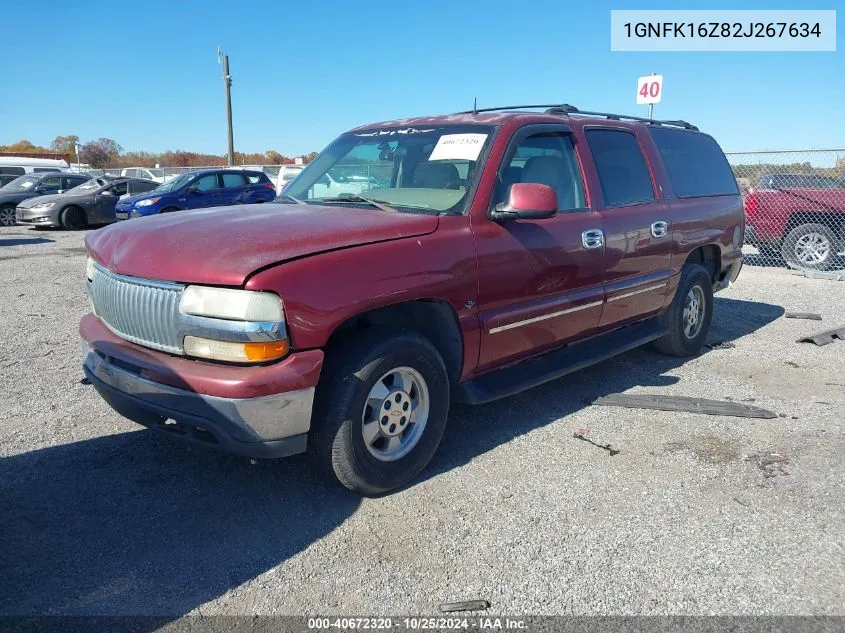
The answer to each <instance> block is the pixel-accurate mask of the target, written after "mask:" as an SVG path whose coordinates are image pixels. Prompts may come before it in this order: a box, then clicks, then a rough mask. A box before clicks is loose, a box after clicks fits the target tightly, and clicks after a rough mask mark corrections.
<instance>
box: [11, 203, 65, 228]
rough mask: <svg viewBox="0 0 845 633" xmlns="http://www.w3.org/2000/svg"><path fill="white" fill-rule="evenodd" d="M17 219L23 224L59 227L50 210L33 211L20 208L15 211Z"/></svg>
mask: <svg viewBox="0 0 845 633" xmlns="http://www.w3.org/2000/svg"><path fill="white" fill-rule="evenodd" d="M15 219H16V220H17V221H18V222H21V223H23V224H34V225H36V226H57V223H56V221H55V220H54V219H53V216H52V213H51V212H50V210H49V209H48V210H37V211H36V210H33V209H24V208H21V207H18V208H17V209H15Z"/></svg>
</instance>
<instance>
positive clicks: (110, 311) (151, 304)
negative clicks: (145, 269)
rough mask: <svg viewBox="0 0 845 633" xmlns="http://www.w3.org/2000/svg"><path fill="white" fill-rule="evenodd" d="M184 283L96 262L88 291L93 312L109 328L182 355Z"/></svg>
mask: <svg viewBox="0 0 845 633" xmlns="http://www.w3.org/2000/svg"><path fill="white" fill-rule="evenodd" d="M183 288H184V286H182V285H181V284H175V283H168V282H161V281H151V280H148V279H138V278H137V277H126V276H124V275H118V274H115V273H112V272H110V271H108V270H106V269H105V268H103V267H101V266H99V265H96V266H95V267H94V274H93V279H92V280H91V281H89V282H88V291H89V293H90V295H91V302H92V303H93V305H94V312H95V313H96V314H97V316H98V317H100V319H101V320H102V321H103V323H105V324H106V325H107V326H108V328H109V329H110V330H111V331H112V332H114V333H115V334H117V335H118V336H120V337H121V338H125V339H126V340H127V341H131V342H133V343H137V344H138V345H143V346H145V347H151V348H153V349H157V350H161V351H163V352H170V353H172V354H182V353H183V350H182V334H181V333H180V328H179V325H178V319H179V301H180V300H181V298H182V290H183Z"/></svg>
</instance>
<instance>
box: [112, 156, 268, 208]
mask: <svg viewBox="0 0 845 633" xmlns="http://www.w3.org/2000/svg"><path fill="white" fill-rule="evenodd" d="M275 197H276V187H275V185H274V184H273V183H272V182H271V181H270V179H269V178H268V177H267V174H264V173H262V172H260V171H248V170H241V169H205V170H202V171H192V172H189V173H187V174H182V175H180V176H177V177H176V178H174V179H173V180H171V181H170V182H166V183H164V184H163V185H160V186H158V187H156V188H155V189H153V190H152V191H150V192H149V193H145V194H142V195H140V196H132V197H131V198H124V199H123V200H120V201H119V202H118V203H117V205H115V208H114V212H115V217H116V218H117V219H118V220H127V219H129V218H140V217H144V216H146V215H156V214H158V213H169V212H171V211H182V210H185V209H206V208H208V207H225V206H229V205H232V204H256V203H259V202H270V201H271V200H273V199H274V198H275Z"/></svg>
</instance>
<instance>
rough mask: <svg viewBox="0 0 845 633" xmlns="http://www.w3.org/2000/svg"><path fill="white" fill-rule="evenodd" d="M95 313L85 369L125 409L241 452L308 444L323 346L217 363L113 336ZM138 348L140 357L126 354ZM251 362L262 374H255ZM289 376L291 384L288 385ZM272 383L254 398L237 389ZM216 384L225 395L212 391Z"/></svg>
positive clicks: (84, 328)
mask: <svg viewBox="0 0 845 633" xmlns="http://www.w3.org/2000/svg"><path fill="white" fill-rule="evenodd" d="M91 317H93V315H88V316H87V317H86V318H85V319H83V323H82V324H81V327H80V333H81V334H82V337H83V338H82V355H83V370H84V372H85V376H86V377H87V378H88V380H89V381H90V382H91V383H92V384H93V385H94V387H95V388H96V389H97V391H98V392H99V394H100V395H101V396H102V397H103V399H104V400H105V401H106V402H107V403H108V404H109V405H110V406H111V407H112V408H113V409H114V410H115V411H117V412H118V413H120V414H121V415H122V416H124V417H126V418H128V419H130V420H132V421H133V422H136V423H138V424H141V425H143V426H145V427H148V428H151V429H155V430H157V431H162V432H166V433H169V434H171V435H173V436H174V437H176V438H178V439H181V440H185V441H189V442H194V443H199V444H203V445H205V446H209V447H211V448H216V449H220V450H223V451H225V452H229V453H235V454H238V455H246V456H249V457H265V458H269V457H286V456H288V455H294V454H296V453H301V452H303V451H305V449H306V446H307V434H308V431H309V429H310V426H311V409H312V405H313V401H314V387H315V385H316V380H317V377H318V376H319V369H320V366H321V365H322V354H321V353H319V352H317V354H318V355H315V354H314V352H305V353H303V356H304V362H303V360H302V359H300V360H297V359H296V358H294V356H291V357H288V359H285V360H284V361H281V362H280V363H278V364H276V365H277V366H276V367H274V366H263V367H258V366H256V367H229V366H225V365H214V364H210V363H203V362H200V361H192V360H188V359H183V358H174V357H172V356H170V355H167V354H163V353H161V352H154V351H152V350H147V349H145V348H141V347H139V346H137V345H134V344H132V343H128V342H127V341H123V340H122V339H119V340H114V339H116V338H117V337H115V336H114V335H113V334H111V332H108V330H106V333H102V335H101V334H100V333H99V331H98V329H97V327H96V325H95V324H93V323H92V322H91V321H90V318H91ZM86 319H88V321H87V322H86ZM93 319H96V320H97V321H99V320H98V319H97V318H96V317H93ZM92 334H93V336H92ZM133 351H136V354H135V355H134V358H133V357H130V356H128V355H127V354H131V353H132V352H133ZM303 366H304V367H305V368H306V371H305V376H303V375H301V374H299V372H297V374H298V375H296V376H294V375H293V373H292V372H295V371H296V370H297V369H299V368H300V367H303ZM250 369H252V370H255V371H254V374H255V377H252V378H251V377H250V375H249V372H248V370H250ZM268 370H270V372H268ZM270 373H273V374H274V376H270ZM274 377H275V380H274V379H273V378H274ZM156 378H158V380H156ZM162 378H165V379H166V380H167V381H168V382H171V383H173V382H178V384H179V385H180V386H178V387H177V386H175V385H174V384H168V382H165V380H163V379H162ZM285 382H288V383H289V384H290V387H291V388H290V389H287V388H285V387H284V386H281V385H284V384H285ZM303 382H304V383H307V382H313V383H314V384H312V385H307V384H305V385H304V384H303ZM271 385H272V386H271ZM268 388H272V389H274V390H275V389H280V390H279V391H278V392H272V393H261V395H256V396H253V397H249V396H248V397H233V395H235V396H237V395H242V394H233V393H232V391H233V389H235V390H236V391H241V392H244V395H245V394H251V393H254V392H256V390H257V391H259V392H263V391H266V390H267V389H268ZM215 390H216V391H219V392H221V393H222V395H220V394H215V393H209V391H215Z"/></svg>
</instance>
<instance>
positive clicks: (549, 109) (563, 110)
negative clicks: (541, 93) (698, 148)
mask: <svg viewBox="0 0 845 633" xmlns="http://www.w3.org/2000/svg"><path fill="white" fill-rule="evenodd" d="M538 108H542V109H544V110H545V113H546V114H563V115H566V116H569V115H573V114H574V115H580V116H600V117H605V118H606V119H609V120H611V121H639V122H641V123H649V124H651V125H672V126H675V127H682V128H685V129H687V130H695V131H696V132H697V131H698V128H697V127H696V126H694V125H693V124H692V123H687V122H686V121H680V120H671V121H670V120H659V119H647V118H645V117H639V116H631V115H629V114H613V113H612V112H592V111H590V110H579V109H578V108H576V107H575V106H573V105H569V104H568V103H560V104H544V105H518V106H502V107H499V108H473V109H472V110H467V111H465V112H459V113H458V114H478V113H479V112H503V111H507V110H528V109H538Z"/></svg>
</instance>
